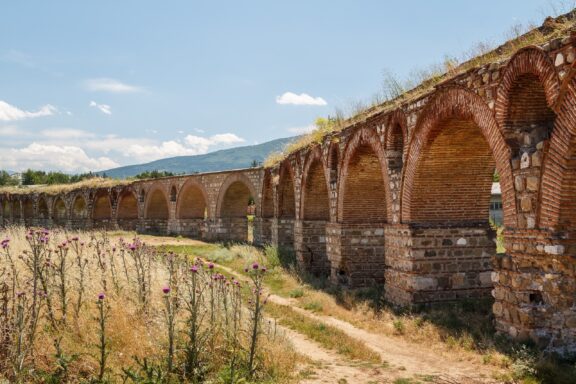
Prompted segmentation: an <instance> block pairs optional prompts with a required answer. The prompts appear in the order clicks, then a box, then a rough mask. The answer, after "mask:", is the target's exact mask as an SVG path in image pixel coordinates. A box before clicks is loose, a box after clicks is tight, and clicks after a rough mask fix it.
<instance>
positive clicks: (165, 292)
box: [162, 286, 170, 295]
mask: <svg viewBox="0 0 576 384" xmlns="http://www.w3.org/2000/svg"><path fill="white" fill-rule="evenodd" d="M162 292H164V294H165V295H167V294H169V293H170V287H168V286H165V287H164V288H162Z"/></svg>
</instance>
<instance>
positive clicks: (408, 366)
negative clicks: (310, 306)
mask: <svg viewBox="0 0 576 384" xmlns="http://www.w3.org/2000/svg"><path fill="white" fill-rule="evenodd" d="M269 300H270V301H272V302H274V303H275V304H278V305H285V306H289V307H290V308H291V309H292V310H294V311H295V312H297V313H299V314H302V315H304V316H307V317H309V318H311V319H314V320H316V321H318V322H321V323H324V324H326V325H330V326H333V327H335V328H337V329H339V330H341V331H343V332H344V333H346V334H347V335H348V336H350V337H351V338H353V339H356V340H359V341H361V342H362V343H364V344H365V345H366V346H367V347H368V348H370V349H372V350H373V351H375V352H376V353H378V354H380V356H381V357H382V360H383V361H385V362H387V363H388V364H389V367H390V369H392V370H400V371H401V374H398V373H393V372H390V371H389V369H386V371H383V372H381V375H382V377H384V378H389V377H392V378H397V377H413V376H425V377H430V379H431V378H432V377H435V378H436V380H435V381H436V382H448V383H452V382H453V383H494V382H495V381H494V380H493V379H491V378H490V377H491V376H492V373H493V371H492V370H491V369H490V367H487V366H479V365H478V364H475V363H473V362H470V361H465V360H454V359H453V358H448V357H447V356H442V354H439V353H438V352H436V351H432V350H429V349H428V348H426V347H425V346H421V345H418V346H416V345H412V344H410V343H408V342H406V341H404V340H401V339H397V338H393V337H389V336H385V335H381V334H375V333H370V332H368V331H366V330H364V329H360V328H357V327H355V326H354V325H352V324H350V323H348V322H346V321H342V320H339V319H336V318H334V317H330V316H320V315H316V314H313V313H310V312H309V311H306V310H305V309H302V308H300V307H298V306H297V305H296V304H295V302H294V301H293V300H290V299H286V298H283V297H280V296H276V295H271V296H270V297H269ZM391 373H392V374H391ZM373 379H374V378H372V380H373Z"/></svg>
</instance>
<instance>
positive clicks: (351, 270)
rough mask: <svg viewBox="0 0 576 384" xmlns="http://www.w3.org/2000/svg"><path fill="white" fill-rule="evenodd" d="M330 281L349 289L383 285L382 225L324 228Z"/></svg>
mask: <svg viewBox="0 0 576 384" xmlns="http://www.w3.org/2000/svg"><path fill="white" fill-rule="evenodd" d="M326 242H327V253H328V259H329V260H330V279H331V281H332V282H333V283H335V284H342V285H345V286H348V287H352V288H356V287H366V286H371V285H374V284H382V283H384V267H385V263H384V224H378V223H370V224H340V223H329V224H328V225H327V226H326Z"/></svg>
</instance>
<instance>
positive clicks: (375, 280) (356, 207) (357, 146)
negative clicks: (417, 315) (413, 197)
mask: <svg viewBox="0 0 576 384" xmlns="http://www.w3.org/2000/svg"><path fill="white" fill-rule="evenodd" d="M377 151H378V152H377ZM383 163H384V161H383V154H382V150H381V148H380V143H379V139H378V137H377V136H376V135H375V132H374V131H373V130H369V129H364V130H361V131H359V132H358V133H357V136H355V137H354V138H352V139H351V140H350V143H349V145H348V147H347V150H346V154H345V157H344V165H343V169H342V170H341V171H340V172H341V177H342V180H340V187H339V188H340V193H339V195H340V196H339V205H338V219H339V220H338V221H339V224H338V227H337V228H335V229H334V230H332V231H331V232H335V233H336V238H335V239H331V240H330V241H329V246H330V248H331V249H332V252H334V254H333V255H332V256H331V257H330V259H331V278H332V280H333V281H335V282H337V283H340V284H344V285H349V286H352V287H356V286H367V285H373V284H383V283H384V270H385V257H384V253H385V252H384V245H385V244H384V224H385V223H386V220H387V198H386V185H385V183H384V175H383V169H382V166H383Z"/></svg>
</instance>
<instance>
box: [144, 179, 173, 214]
mask: <svg viewBox="0 0 576 384" xmlns="http://www.w3.org/2000/svg"><path fill="white" fill-rule="evenodd" d="M144 217H145V218H146V219H157V220H168V218H169V209H168V197H167V196H166V193H165V191H164V190H163V188H162V186H160V185H154V186H152V187H151V188H150V189H149V190H148V191H147V193H146V203H145V204H144Z"/></svg>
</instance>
